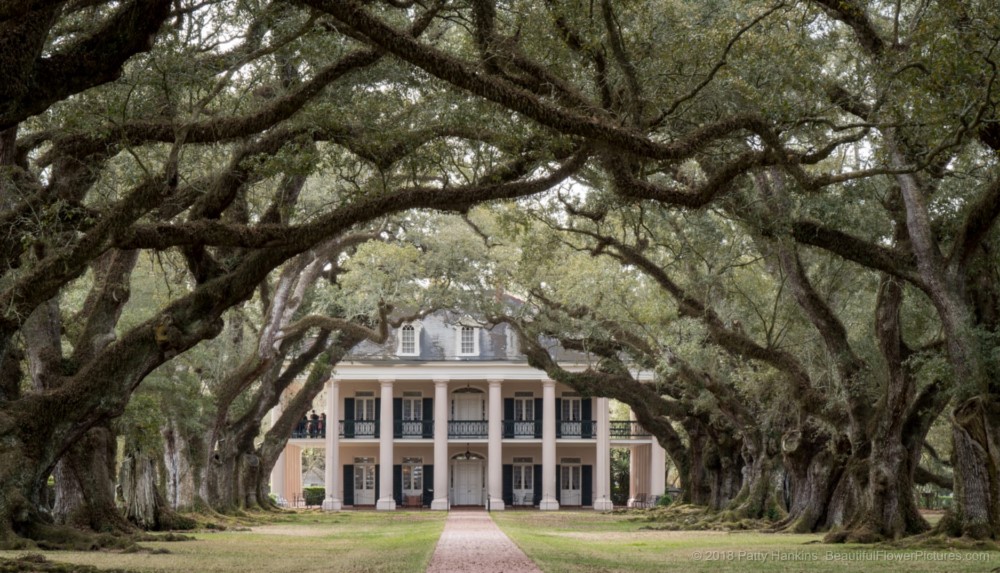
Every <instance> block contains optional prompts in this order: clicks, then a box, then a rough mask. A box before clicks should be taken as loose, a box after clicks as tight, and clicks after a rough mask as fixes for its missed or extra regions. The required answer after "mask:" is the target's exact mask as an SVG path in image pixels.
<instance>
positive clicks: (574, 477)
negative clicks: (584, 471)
mask: <svg viewBox="0 0 1000 573" xmlns="http://www.w3.org/2000/svg"><path fill="white" fill-rule="evenodd" d="M559 473H560V476H559V478H560V481H561V482H562V483H560V484H559V487H560V489H561V490H562V491H560V492H559V494H560V495H559V497H560V499H561V502H562V504H563V505H580V503H581V502H582V499H581V496H580V482H581V479H580V478H581V475H580V474H581V471H580V466H579V465H564V466H562V468H560V470H559Z"/></svg>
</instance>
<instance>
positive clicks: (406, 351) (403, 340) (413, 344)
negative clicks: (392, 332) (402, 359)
mask: <svg viewBox="0 0 1000 573" xmlns="http://www.w3.org/2000/svg"><path fill="white" fill-rule="evenodd" d="M396 354H398V355H400V356H419V355H420V325H419V324H404V325H403V326H401V327H400V328H399V347H398V348H397V349H396Z"/></svg>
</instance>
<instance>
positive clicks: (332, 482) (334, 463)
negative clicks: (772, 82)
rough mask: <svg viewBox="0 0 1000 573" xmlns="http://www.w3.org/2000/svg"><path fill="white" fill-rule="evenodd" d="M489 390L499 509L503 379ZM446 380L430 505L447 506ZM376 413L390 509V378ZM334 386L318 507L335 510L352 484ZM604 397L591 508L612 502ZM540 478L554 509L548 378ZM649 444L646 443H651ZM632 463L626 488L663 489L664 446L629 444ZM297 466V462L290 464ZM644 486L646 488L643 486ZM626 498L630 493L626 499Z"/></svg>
mask: <svg viewBox="0 0 1000 573" xmlns="http://www.w3.org/2000/svg"><path fill="white" fill-rule="evenodd" d="M488 382H489V394H488V399H489V402H488V418H487V419H488V425H487V428H488V434H487V446H488V448H487V495H488V497H489V503H490V507H491V509H494V510H499V509H503V508H504V501H503V491H502V487H503V486H502V484H503V479H502V468H503V465H502V464H503V457H502V455H503V399H502V393H501V390H502V381H501V380H489V381H488ZM448 384H449V380H434V422H435V423H434V431H433V437H434V484H433V487H434V498H433V500H432V501H431V509H434V510H446V509H448V508H449V505H450V502H449V499H448V491H449V479H448V478H449V476H448V472H449V470H450V468H449V461H450V460H449V456H448V424H447V420H448V412H449V410H448V404H449V400H448ZM379 385H380V397H381V406H380V408H381V409H380V412H379V414H380V416H379V454H378V461H379V464H380V465H381V467H383V468H386V469H385V470H383V471H382V472H380V476H379V489H380V492H381V494H380V497H379V499H378V500H376V509H379V510H392V509H395V508H396V502H395V500H394V499H393V496H392V492H393V472H392V471H391V468H392V467H393V461H394V452H393V447H394V440H393V435H394V431H393V430H394V428H393V412H392V407H393V406H392V405H393V381H392V380H388V379H386V380H380V381H379ZM340 403H341V401H340V396H339V388H338V385H337V383H336V382H335V381H331V382H328V383H327V403H326V414H327V420H328V421H329V422H328V424H329V428H328V431H327V432H326V437H325V443H324V446H325V449H326V460H327V463H326V468H325V473H324V482H325V489H326V499H325V500H324V502H323V509H325V510H328V511H339V510H341V509H342V508H343V497H342V491H343V490H342V488H343V487H351V485H352V484H344V483H341V482H342V481H343V480H342V477H341V473H340V432H339V431H338V429H339V420H340V419H341V417H342V413H341V412H340ZM608 406H609V401H608V399H607V398H596V399H595V407H594V411H595V419H594V421H595V423H596V428H595V438H596V440H595V441H596V443H595V450H596V451H595V463H594V470H595V471H594V476H593V505H594V509H595V510H601V511H605V510H610V509H612V507H613V504H612V502H611V478H610V467H611V448H610V413H609V409H608ZM542 408H543V411H542V413H541V414H542V452H541V454H542V480H541V483H540V484H535V487H541V494H542V495H541V502H540V504H539V509H542V510H555V509H559V502H558V501H557V495H556V488H557V487H559V484H558V483H557V481H556V463H557V459H556V388H555V382H554V381H552V380H544V381H543V382H542ZM271 415H272V420H277V418H278V417H279V416H280V415H281V407H280V405H279V406H277V407H276V408H275V409H274V410H273V411H272V414H271ZM292 448H294V450H295V452H296V454H295V455H296V456H297V455H298V452H300V451H301V448H298V447H294V446H288V447H287V448H286V451H285V452H282V454H281V455H280V456H279V458H278V460H277V462H276V464H275V468H274V470H273V472H272V475H271V487H272V491H276V492H279V495H280V492H284V491H285V489H286V485H287V484H288V480H287V472H288V471H294V470H293V468H291V465H293V464H290V463H289V460H287V459H286V456H287V455H291V453H292V452H291V450H292ZM650 448H651V449H650ZM631 460H632V461H631V463H632V466H631V468H630V470H631V472H630V474H631V479H632V483H630V486H631V487H630V490H631V492H632V493H633V494H634V493H636V492H644V493H645V492H658V493H662V492H663V491H664V488H665V477H664V472H663V467H664V462H665V452H664V450H663V448H661V447H660V446H659V444H656V443H655V442H654V444H652V446H650V445H642V446H633V447H632V455H631ZM294 465H295V466H296V467H297V468H298V471H300V472H301V463H299V464H294ZM651 468H660V471H653V472H650V469H651ZM643 488H645V489H643ZM629 501H630V503H631V501H632V500H631V499H630V500H629Z"/></svg>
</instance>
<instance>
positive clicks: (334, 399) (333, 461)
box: [323, 381, 344, 511]
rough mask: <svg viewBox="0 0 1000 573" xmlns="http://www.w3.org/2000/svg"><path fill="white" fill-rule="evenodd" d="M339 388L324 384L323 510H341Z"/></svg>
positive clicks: (329, 383) (334, 383)
mask: <svg viewBox="0 0 1000 573" xmlns="http://www.w3.org/2000/svg"><path fill="white" fill-rule="evenodd" d="M339 390H340V388H339V386H337V383H336V382H335V381H331V382H327V384H326V475H325V476H324V477H325V479H324V482H325V483H326V499H324V500H323V509H325V510H326V511H340V510H341V509H343V506H344V504H343V501H341V500H342V499H343V497H342V494H343V492H341V491H340V488H341V485H342V484H341V483H340V392H339Z"/></svg>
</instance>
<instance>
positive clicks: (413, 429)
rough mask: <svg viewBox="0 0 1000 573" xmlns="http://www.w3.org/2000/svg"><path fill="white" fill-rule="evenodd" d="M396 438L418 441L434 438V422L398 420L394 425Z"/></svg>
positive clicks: (393, 433) (393, 432) (393, 431)
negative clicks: (419, 439) (418, 439)
mask: <svg viewBox="0 0 1000 573" xmlns="http://www.w3.org/2000/svg"><path fill="white" fill-rule="evenodd" d="M392 435H393V437H395V438H404V439H417V438H428V439H430V438H433V437H434V420H396V421H394V422H393V423H392Z"/></svg>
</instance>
